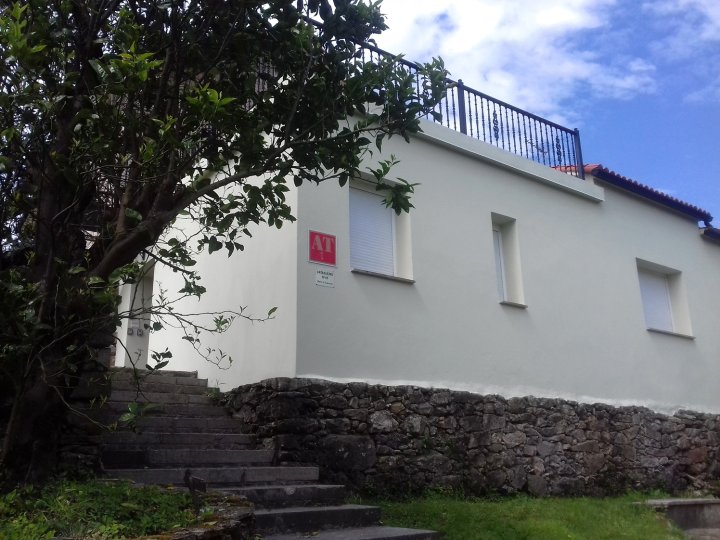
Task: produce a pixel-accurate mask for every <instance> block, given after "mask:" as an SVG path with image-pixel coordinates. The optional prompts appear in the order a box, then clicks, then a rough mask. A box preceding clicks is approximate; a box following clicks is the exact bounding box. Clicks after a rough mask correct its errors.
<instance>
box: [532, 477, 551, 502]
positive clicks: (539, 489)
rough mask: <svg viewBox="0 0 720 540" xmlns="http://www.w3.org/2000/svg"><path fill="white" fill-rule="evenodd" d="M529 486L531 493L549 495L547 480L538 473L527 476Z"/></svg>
mask: <svg viewBox="0 0 720 540" xmlns="http://www.w3.org/2000/svg"><path fill="white" fill-rule="evenodd" d="M527 488H528V492H529V493H530V494H531V495H535V496H536V497H544V496H545V495H547V488H548V484H547V480H545V479H544V478H543V477H542V476H540V475H537V474H530V475H528V477H527Z"/></svg>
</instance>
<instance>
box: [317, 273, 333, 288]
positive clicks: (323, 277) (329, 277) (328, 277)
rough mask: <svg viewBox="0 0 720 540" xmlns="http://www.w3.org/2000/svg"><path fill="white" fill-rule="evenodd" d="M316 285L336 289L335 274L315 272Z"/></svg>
mask: <svg viewBox="0 0 720 540" xmlns="http://www.w3.org/2000/svg"><path fill="white" fill-rule="evenodd" d="M315 285H319V286H320V287H335V272H333V271H332V270H325V269H318V270H315Z"/></svg>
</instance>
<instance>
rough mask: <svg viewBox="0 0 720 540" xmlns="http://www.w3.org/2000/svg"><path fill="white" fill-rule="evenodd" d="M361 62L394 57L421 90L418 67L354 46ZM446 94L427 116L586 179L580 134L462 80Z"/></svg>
mask: <svg viewBox="0 0 720 540" xmlns="http://www.w3.org/2000/svg"><path fill="white" fill-rule="evenodd" d="M358 55H359V56H360V57H361V59H362V61H377V60H379V59H381V58H383V59H388V58H389V59H392V60H394V61H395V62H397V63H399V64H401V65H402V66H403V67H404V68H405V69H407V70H408V71H409V72H410V73H411V74H414V78H415V84H416V85H417V88H421V87H422V82H423V81H422V79H421V77H422V76H421V75H420V73H419V71H418V65H417V64H415V63H413V62H410V61H408V60H405V59H404V58H401V57H397V56H395V55H393V54H390V53H388V52H387V51H384V50H382V49H380V48H378V47H375V46H374V45H371V44H368V43H364V44H362V45H359V47H358ZM447 83H448V91H447V95H446V96H445V98H444V99H443V100H442V102H441V103H440V104H439V105H438V106H437V108H436V112H438V113H440V114H439V115H437V117H435V116H432V115H428V116H426V117H425V118H426V119H428V120H431V121H434V122H437V123H440V124H442V125H443V126H445V127H448V128H450V129H453V130H455V131H459V132H460V133H463V134H465V135H467V136H468V137H472V138H474V139H478V140H480V141H483V142H486V143H488V144H492V145H493V146H496V147H498V148H501V149H502V150H506V151H508V152H511V153H513V154H516V155H518V156H521V157H524V158H526V159H529V160H531V161H534V162H536V163H540V164H542V165H545V166H547V167H552V168H554V169H556V170H560V171H563V172H567V173H568V174H571V175H573V176H576V177H578V178H584V171H583V162H582V151H581V148H580V134H579V132H578V130H577V129H569V128H566V127H564V126H561V125H559V124H556V123H554V122H551V121H550V120H547V119H545V118H542V117H540V116H537V115H535V114H532V113H530V112H527V111H524V110H522V109H519V108H518V107H515V106H513V105H510V104H509V103H505V102H504V101H500V100H499V99H495V98H493V97H491V96H489V95H487V94H484V93H482V92H480V91H479V90H475V89H474V88H470V87H469V86H465V84H463V82H462V79H460V80H458V81H454V80H452V79H447Z"/></svg>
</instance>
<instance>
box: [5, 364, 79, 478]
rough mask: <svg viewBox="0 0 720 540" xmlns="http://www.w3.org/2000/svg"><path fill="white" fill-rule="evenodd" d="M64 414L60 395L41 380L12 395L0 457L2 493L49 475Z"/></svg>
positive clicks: (51, 470)
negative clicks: (13, 396)
mask: <svg viewBox="0 0 720 540" xmlns="http://www.w3.org/2000/svg"><path fill="white" fill-rule="evenodd" d="M65 412H66V407H65V405H64V404H63V402H62V399H61V398H60V395H59V394H58V392H57V391H56V390H55V388H53V387H52V386H51V385H49V384H48V382H47V381H45V380H44V379H43V378H42V377H37V378H36V379H35V380H34V381H32V382H30V383H29V384H28V387H26V388H25V389H23V390H21V391H20V392H17V393H16V394H15V399H14V400H13V404H12V409H11V412H10V418H9V421H8V424H7V427H6V429H5V438H4V441H3V448H2V456H1V457H0V475H1V476H0V482H1V484H0V486H1V487H2V488H3V489H5V488H12V487H13V486H15V485H17V484H24V483H39V482H43V481H45V480H47V478H48V477H49V476H50V475H52V473H53V472H54V470H55V467H56V465H57V450H58V440H59V438H60V433H61V431H62V428H63V425H64V422H65Z"/></svg>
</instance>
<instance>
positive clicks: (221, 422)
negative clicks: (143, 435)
mask: <svg viewBox="0 0 720 540" xmlns="http://www.w3.org/2000/svg"><path fill="white" fill-rule="evenodd" d="M136 426H137V428H138V429H139V430H141V431H143V430H145V431H159V430H163V431H169V432H173V433H237V432H239V431H240V427H241V426H242V421H240V420H238V419H236V418H230V417H229V416H226V417H212V418H202V417H182V416H180V417H178V416H142V417H140V418H138V419H137V420H136ZM120 427H121V428H122V426H120Z"/></svg>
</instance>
